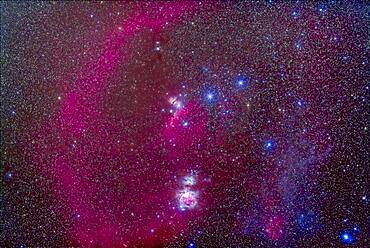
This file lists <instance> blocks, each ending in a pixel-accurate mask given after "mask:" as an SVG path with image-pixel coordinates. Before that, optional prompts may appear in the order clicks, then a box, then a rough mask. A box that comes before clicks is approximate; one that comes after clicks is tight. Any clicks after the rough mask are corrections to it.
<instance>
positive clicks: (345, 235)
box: [340, 231, 354, 244]
mask: <svg viewBox="0 0 370 248" xmlns="http://www.w3.org/2000/svg"><path fill="white" fill-rule="evenodd" d="M340 239H341V241H342V242H343V243H344V244H352V243H353V241H354V239H353V235H352V234H351V233H350V232H348V231H343V232H341V234H340Z"/></svg>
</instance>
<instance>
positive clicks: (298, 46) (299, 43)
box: [295, 41, 302, 50]
mask: <svg viewBox="0 0 370 248" xmlns="http://www.w3.org/2000/svg"><path fill="white" fill-rule="evenodd" d="M295 47H296V48H297V49H298V50H300V49H301V48H302V44H301V41H297V43H295Z"/></svg>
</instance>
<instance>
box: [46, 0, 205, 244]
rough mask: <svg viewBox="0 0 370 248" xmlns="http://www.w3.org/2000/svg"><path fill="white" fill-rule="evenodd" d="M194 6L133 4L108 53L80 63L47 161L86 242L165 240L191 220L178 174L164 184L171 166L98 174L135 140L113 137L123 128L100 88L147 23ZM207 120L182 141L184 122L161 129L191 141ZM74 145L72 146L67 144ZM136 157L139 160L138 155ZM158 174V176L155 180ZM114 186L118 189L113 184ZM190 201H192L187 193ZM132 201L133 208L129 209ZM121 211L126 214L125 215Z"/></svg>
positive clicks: (75, 233)
mask: <svg viewBox="0 0 370 248" xmlns="http://www.w3.org/2000/svg"><path fill="white" fill-rule="evenodd" d="M196 7H197V4H196V2H193V1H189V2H182V1H181V2H180V1H179V2H171V3H166V4H164V3H154V2H152V3H149V4H147V6H145V7H143V6H142V7H138V8H137V9H135V10H133V12H132V14H131V15H130V16H129V17H128V18H127V19H126V20H125V22H124V23H123V24H122V26H120V27H118V28H114V30H113V31H112V33H111V34H110V35H109V37H107V39H106V48H105V51H104V52H103V54H101V55H100V56H99V57H98V58H97V60H96V61H95V62H93V63H91V64H90V65H89V66H87V67H86V68H82V69H81V71H80V80H79V81H77V84H76V86H75V88H73V89H71V90H70V91H69V92H67V93H66V95H65V97H64V101H63V103H62V106H61V110H60V113H59V117H58V118H56V119H57V124H56V126H59V127H60V134H59V138H60V141H61V144H58V145H55V147H54V150H55V151H56V152H57V154H58V155H56V156H55V157H54V160H53V161H49V163H50V165H51V168H50V167H49V168H47V170H48V171H52V173H53V179H54V182H55V184H54V185H55V189H56V190H55V192H56V194H55V197H56V199H63V201H64V202H65V204H66V206H65V207H63V209H62V208H61V212H64V215H65V216H64V218H65V219H67V220H68V219H70V218H74V219H75V221H74V224H73V226H72V227H71V228H70V233H71V236H72V237H74V239H75V240H76V241H77V242H78V243H79V244H80V245H82V246H83V247H89V246H94V245H101V246H103V247H112V246H114V247H121V246H122V247H125V246H126V245H128V244H146V243H148V244H155V243H157V242H159V243H163V242H164V241H163V240H170V238H171V237H174V236H175V235H176V233H177V232H178V231H179V230H181V229H182V227H183V226H184V224H185V220H184V215H182V214H180V213H179V211H178V209H177V208H176V204H177V202H176V200H177V199H176V188H177V186H176V185H175V184H176V182H175V184H173V183H171V182H170V183H167V184H166V186H163V185H164V182H165V181H169V179H170V178H171V171H169V172H168V173H166V174H163V175H155V173H154V172H148V173H147V174H146V175H142V177H141V180H139V181H136V180H135V175H134V173H136V172H128V173H127V176H124V177H122V178H118V179H116V180H109V181H107V180H103V181H101V182H98V181H94V180H92V178H95V177H96V176H97V175H99V174H100V173H101V172H102V171H101V170H102V169H103V170H104V165H103V164H104V163H107V162H105V161H109V160H111V159H112V158H119V157H122V154H126V155H127V158H125V159H123V160H124V161H121V163H122V164H125V163H127V161H126V160H130V156H131V155H130V154H128V153H127V150H128V149H129V146H128V144H127V143H126V142H122V143H117V142H113V141H114V140H115V137H114V133H119V132H120V131H119V128H118V127H117V126H116V125H115V123H112V122H110V121H109V120H108V119H106V117H105V114H104V113H103V112H102V111H101V106H100V105H101V103H102V100H103V97H102V96H103V94H102V91H103V90H104V88H105V87H106V85H107V84H108V83H109V77H110V75H112V74H113V73H114V70H115V68H116V67H117V65H118V63H120V62H122V61H123V63H124V60H125V58H124V56H125V55H124V54H123V53H122V47H123V46H125V45H126V43H127V42H128V41H129V40H130V39H131V38H133V37H134V36H135V35H136V34H137V33H138V32H140V31H141V30H143V29H149V28H150V29H153V30H156V32H159V31H160V30H161V29H162V27H163V26H165V25H167V24H168V23H171V22H174V21H176V20H178V19H179V18H180V17H181V16H182V15H183V14H185V13H191V12H193V11H195V10H196ZM196 109H197V107H196V106H195V104H189V105H188V106H187V108H186V109H184V110H183V113H182V114H181V115H178V117H176V118H179V119H176V118H175V119H174V120H173V124H174V125H175V126H176V125H177V124H178V120H180V119H181V118H182V116H185V115H186V113H187V112H189V111H195V110H196ZM200 122H203V120H200ZM202 126H203V124H202V125H198V127H195V126H194V127H190V128H189V130H191V131H192V132H190V133H191V134H192V135H189V136H188V137H189V140H184V141H180V140H179V139H178V137H179V136H178V132H181V131H179V130H177V131H176V130H171V131H168V130H165V131H164V133H163V135H164V137H165V138H169V137H172V138H173V139H174V140H175V142H176V144H177V145H178V146H187V145H189V144H190V143H191V142H192V140H193V139H197V138H201V137H202V135H204V128H203V127H202ZM194 129H196V130H194ZM190 133H189V134H190ZM45 136H46V135H45ZM137 142H140V141H137ZM156 143H157V141H155V140H153V144H152V145H151V146H156ZM63 144H65V145H63ZM66 146H67V147H66ZM71 147H72V149H73V150H74V152H73V153H71V152H69V151H68V150H69V149H70V148H71ZM145 150H146V151H143V152H144V153H146V154H153V152H152V151H151V148H150V146H149V147H148V148H145ZM178 155H179V154H178ZM97 156H99V158H103V161H101V162H94V161H96V160H97V159H98V157H97ZM152 156H153V157H152V158H151V161H153V160H158V161H160V158H157V156H158V155H156V154H153V155H152ZM173 156H174V154H172V155H169V157H168V158H167V159H169V160H171V159H172V158H173ZM98 160H99V159H98ZM130 162H131V163H136V161H135V160H132V159H131V161H128V163H130ZM102 163H103V164H102ZM183 165H184V164H182V165H181V164H180V165H179V167H178V168H176V167H175V168H174V172H176V171H181V170H182V169H181V167H182V166H183ZM118 168H121V167H118ZM122 169H123V168H122ZM152 169H155V166H152V167H151V170H152ZM159 176H160V178H159ZM156 180H157V182H160V183H157V184H156V183H154V182H155V181H156ZM121 184H124V185H125V190H127V192H128V193H127V192H126V193H125V194H124V193H120V190H117V189H118V188H119V187H121V186H120V185H121ZM171 184H173V185H171ZM117 187H118V188H117ZM110 188H111V189H112V190H108V189H110ZM117 192H118V193H117ZM143 192H144V193H143ZM145 192H147V193H145ZM186 204H190V205H192V204H193V203H189V202H188V200H186ZM127 209H130V211H125V210H127ZM156 209H157V210H158V211H159V213H161V215H162V216H161V219H160V221H159V220H157V219H155V218H154V219H153V220H150V218H149V216H151V215H152V216H156V211H157V210H156ZM144 210H145V211H144ZM143 211H144V212H143ZM157 215H158V214H157ZM117 216H120V217H119V219H117ZM185 216H189V215H185ZM122 226H123V227H124V228H122Z"/></svg>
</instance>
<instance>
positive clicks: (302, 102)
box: [297, 99, 304, 107]
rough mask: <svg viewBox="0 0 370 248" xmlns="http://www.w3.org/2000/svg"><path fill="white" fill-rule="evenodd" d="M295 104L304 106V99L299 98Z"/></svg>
mask: <svg viewBox="0 0 370 248" xmlns="http://www.w3.org/2000/svg"><path fill="white" fill-rule="evenodd" d="M297 105H298V107H303V106H304V101H303V100H302V99H299V100H298V101H297Z"/></svg>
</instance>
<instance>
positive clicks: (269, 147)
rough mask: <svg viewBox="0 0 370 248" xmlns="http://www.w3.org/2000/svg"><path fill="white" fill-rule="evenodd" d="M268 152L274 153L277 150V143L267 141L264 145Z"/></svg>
mask: <svg viewBox="0 0 370 248" xmlns="http://www.w3.org/2000/svg"><path fill="white" fill-rule="evenodd" d="M264 148H265V150H266V151H272V150H273V149H274V148H275V142H274V141H273V140H267V141H266V142H265V144H264Z"/></svg>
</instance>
